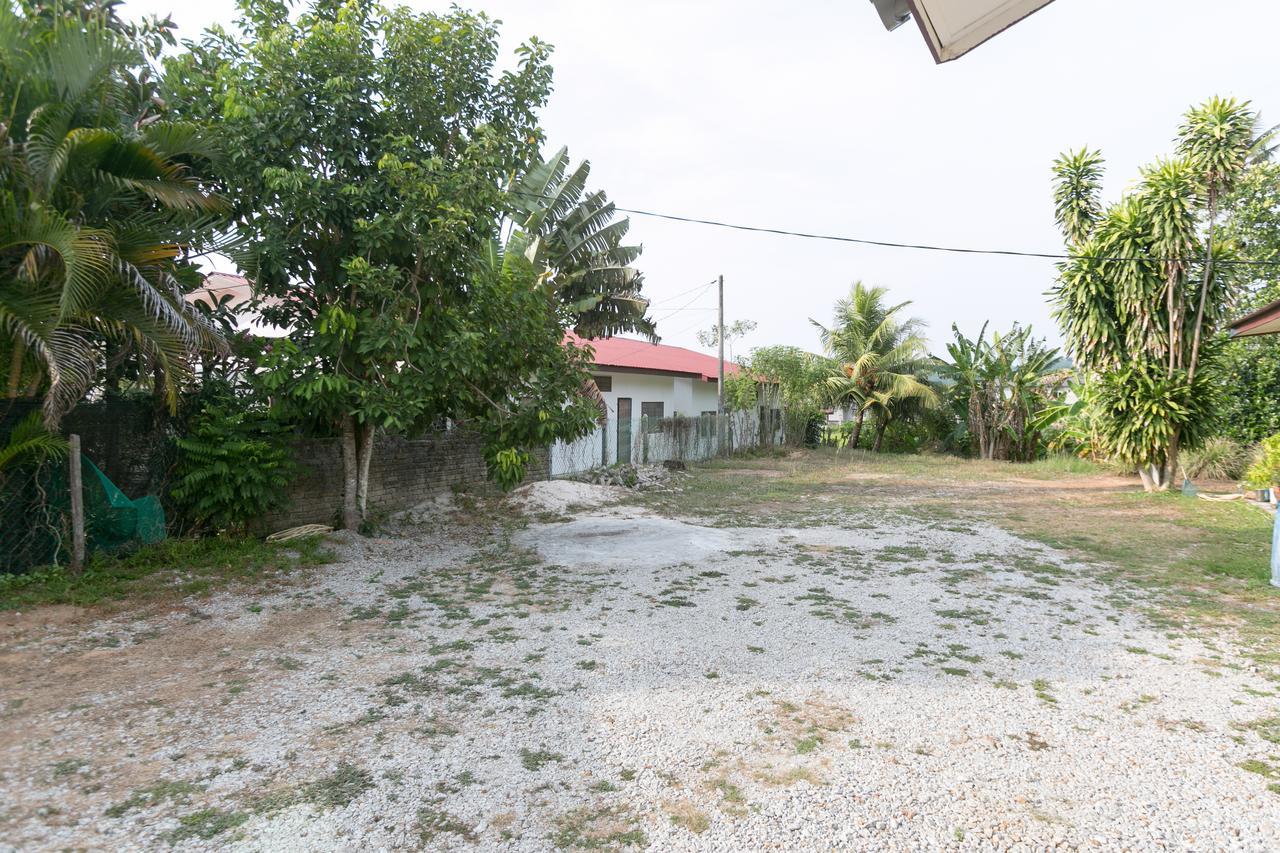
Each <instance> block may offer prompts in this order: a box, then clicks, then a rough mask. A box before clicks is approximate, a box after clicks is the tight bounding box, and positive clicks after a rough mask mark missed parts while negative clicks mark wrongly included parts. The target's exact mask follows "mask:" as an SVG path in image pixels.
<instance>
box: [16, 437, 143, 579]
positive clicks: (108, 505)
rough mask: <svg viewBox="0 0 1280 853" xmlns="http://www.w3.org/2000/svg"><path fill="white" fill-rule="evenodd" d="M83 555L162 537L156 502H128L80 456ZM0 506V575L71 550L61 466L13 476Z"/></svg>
mask: <svg viewBox="0 0 1280 853" xmlns="http://www.w3.org/2000/svg"><path fill="white" fill-rule="evenodd" d="M80 460H81V481H82V485H83V494H84V528H85V549H86V551H90V552H92V551H115V550H119V549H122V548H127V547H131V546H134V545H137V544H147V543H153V542H159V541H160V540H161V539H164V538H165V521H164V509H163V508H162V507H161V506H160V500H159V498H157V497H155V496H154V495H146V496H144V497H141V498H137V499H136V500H130V499H129V498H128V497H126V496H125V494H124V492H122V491H120V490H119V489H118V488H116V485H115V484H114V483H112V482H111V481H110V480H109V479H107V475H106V474H104V473H102V471H101V470H99V469H98V466H96V465H94V464H93V463H92V462H91V461H89V459H88V457H86V456H83V455H82V456H81V457H80ZM4 486H5V488H4V492H5V494H4V500H3V501H2V502H0V520H2V521H3V527H0V571H5V572H19V571H22V570H24V569H27V568H30V567H31V566H36V565H42V564H48V563H54V562H65V560H66V558H67V554H68V551H69V549H70V545H71V533H70V529H71V528H70V522H69V518H70V512H71V490H70V488H69V487H68V474H67V466H66V464H65V463H62V464H57V465H44V466H40V467H37V468H31V469H28V470H26V471H23V472H15V474H14V475H11V476H8V477H6V479H5V482H4Z"/></svg>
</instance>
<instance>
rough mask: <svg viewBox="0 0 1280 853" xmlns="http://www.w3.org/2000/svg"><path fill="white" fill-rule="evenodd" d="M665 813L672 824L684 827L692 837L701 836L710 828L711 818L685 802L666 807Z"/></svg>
mask: <svg viewBox="0 0 1280 853" xmlns="http://www.w3.org/2000/svg"><path fill="white" fill-rule="evenodd" d="M667 813H668V814H669V815H670V816H671V822H672V823H674V824H675V825H676V826H682V827H684V828H685V829H687V830H689V831H690V832H692V833H693V834H694V835H701V834H702V833H704V832H706V831H707V828H708V827H710V826H711V818H709V817H708V816H707V814H706V813H705V812H703V811H700V810H699V809H698V808H697V807H696V806H695V805H694V804H693V803H690V802H687V801H681V802H679V803H675V804H673V805H669V806H667Z"/></svg>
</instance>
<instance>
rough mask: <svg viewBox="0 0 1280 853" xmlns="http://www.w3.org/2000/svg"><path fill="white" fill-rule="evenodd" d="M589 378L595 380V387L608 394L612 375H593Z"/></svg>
mask: <svg viewBox="0 0 1280 853" xmlns="http://www.w3.org/2000/svg"><path fill="white" fill-rule="evenodd" d="M591 378H592V379H594V380H595V381H596V387H597V388H599V389H600V391H601V393H604V394H608V393H609V392H610V391H612V390H613V377H612V376H593V377H591Z"/></svg>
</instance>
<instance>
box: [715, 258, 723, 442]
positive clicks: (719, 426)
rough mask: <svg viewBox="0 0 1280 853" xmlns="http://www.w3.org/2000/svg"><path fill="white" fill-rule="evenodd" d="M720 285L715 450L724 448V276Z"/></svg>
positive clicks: (720, 279)
mask: <svg viewBox="0 0 1280 853" xmlns="http://www.w3.org/2000/svg"><path fill="white" fill-rule="evenodd" d="M718 281H719V285H720V315H719V316H720V320H719V322H718V323H717V325H716V338H717V339H718V340H719V343H720V372H719V382H718V383H717V385H716V390H717V391H718V392H719V398H718V400H717V401H716V445H717V446H716V451H717V452H720V451H722V450H723V449H724V276H723V275H721V276H720V277H719V279H718Z"/></svg>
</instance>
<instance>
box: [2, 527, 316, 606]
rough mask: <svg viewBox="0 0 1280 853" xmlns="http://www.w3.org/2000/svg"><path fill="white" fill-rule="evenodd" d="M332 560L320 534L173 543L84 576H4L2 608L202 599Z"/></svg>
mask: <svg viewBox="0 0 1280 853" xmlns="http://www.w3.org/2000/svg"><path fill="white" fill-rule="evenodd" d="M332 559H333V554H332V553H331V552H329V551H327V550H326V549H325V546H324V539H323V538H322V537H319V536H311V537H306V538H303V539H295V540H293V541H291V542H286V543H279V544H276V543H268V542H263V541H260V540H258V539H233V538H227V537H220V536H218V537H211V538H208V539H166V540H165V541H163V542H159V543H157V544H155V545H145V546H143V547H141V548H139V549H138V550H136V551H134V552H133V553H131V554H124V555H113V554H105V553H95V554H92V555H90V557H89V559H88V561H87V562H86V565H85V568H84V571H83V572H82V573H81V574H79V575H72V574H71V573H70V572H69V571H68V570H67V568H66V567H65V566H50V567H45V568H41V569H36V570H33V571H30V572H27V573H25V574H20V575H0V610H19V609H21V610H26V609H28V608H31V607H36V606H39V605H45V604H70V605H75V606H77V607H87V606H90V605H94V604H99V603H102V602H108V601H125V600H128V601H130V602H141V601H146V600H154V599H158V598H172V597H175V596H176V597H184V596H188V595H200V594H206V593H209V592H212V591H214V590H216V589H221V588H223V587H226V586H230V585H233V584H237V583H262V582H264V581H269V580H276V579H279V578H281V577H283V576H286V575H288V574H289V573H291V572H293V571H295V570H297V569H300V568H303V567H307V566H315V565H319V564H321V563H326V562H329V561H331V560H332Z"/></svg>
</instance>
